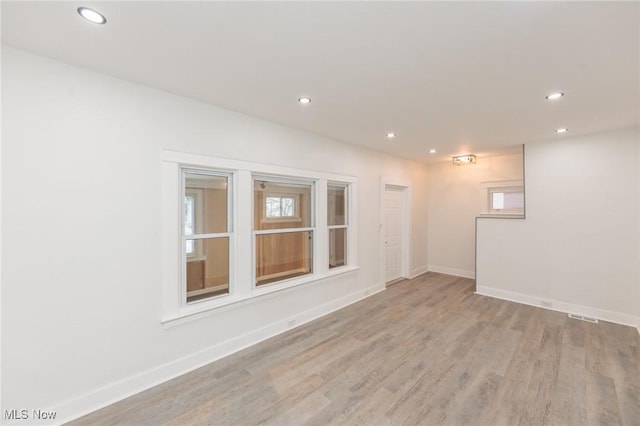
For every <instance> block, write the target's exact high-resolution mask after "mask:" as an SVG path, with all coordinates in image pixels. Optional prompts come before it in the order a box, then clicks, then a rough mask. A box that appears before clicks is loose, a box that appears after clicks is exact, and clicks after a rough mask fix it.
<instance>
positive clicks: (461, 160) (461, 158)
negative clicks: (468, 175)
mask: <svg viewBox="0 0 640 426" xmlns="http://www.w3.org/2000/svg"><path fill="white" fill-rule="evenodd" d="M453 164H455V165H456V166H462V165H463V164H476V156H475V155H473V154H466V155H457V156H455V157H453Z"/></svg>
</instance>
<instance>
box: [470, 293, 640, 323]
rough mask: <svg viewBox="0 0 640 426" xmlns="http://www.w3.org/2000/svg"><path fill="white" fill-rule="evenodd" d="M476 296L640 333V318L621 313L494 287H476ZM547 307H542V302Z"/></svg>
mask: <svg viewBox="0 0 640 426" xmlns="http://www.w3.org/2000/svg"><path fill="white" fill-rule="evenodd" d="M476 294H480V295H483V296H489V297H495V298H496V299H502V300H509V301H511V302H517V303H522V304H524V305H530V306H535V307H537V308H544V309H549V310H552V311H558V312H564V313H567V314H577V315H583V316H586V317H591V318H596V319H599V320H602V321H608V322H613V323H616V324H622V325H628V326H631V327H636V328H637V329H638V332H640V318H637V317H634V316H632V315H627V314H623V313H620V312H614V311H607V310H605V309H599V308H593V307H590V306H582V305H574V304H572V303H567V302H562V301H560V300H550V299H547V298H544V297H539V296H532V295H529V294H522V293H516V292H512V291H507V290H502V289H498V288H493V287H485V286H476ZM543 301H544V302H545V305H542V302H543Z"/></svg>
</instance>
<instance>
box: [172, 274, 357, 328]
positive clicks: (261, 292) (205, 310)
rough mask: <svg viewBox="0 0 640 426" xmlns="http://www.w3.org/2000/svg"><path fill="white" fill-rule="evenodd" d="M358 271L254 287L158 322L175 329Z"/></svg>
mask: <svg viewBox="0 0 640 426" xmlns="http://www.w3.org/2000/svg"><path fill="white" fill-rule="evenodd" d="M358 269H360V268H359V267H358V266H341V267H339V268H334V269H332V270H330V271H328V272H327V273H326V274H323V275H305V276H304V277H299V278H292V279H290V280H286V281H282V282H279V283H274V284H269V285H265V286H264V287H262V288H255V287H254V289H253V291H252V292H251V293H250V294H247V295H225V296H219V297H215V298H213V299H207V300H203V301H200V302H194V303H193V304H190V305H188V306H184V307H182V308H181V309H180V311H179V312H178V313H177V314H175V315H171V316H167V317H165V318H163V319H162V320H161V321H160V322H161V323H162V325H163V326H164V327H165V328H171V327H175V326H177V325H180V324H186V323H189V322H191V321H195V320H198V319H200V318H205V317H208V316H211V315H215V314H216V313H218V312H223V311H226V310H228V309H231V307H232V306H234V305H236V306H237V305H241V304H246V303H253V302H255V301H256V300H258V299H261V298H263V296H268V295H270V294H274V293H277V292H280V291H283V290H288V289H291V288H295V287H299V286H301V285H304V284H310V283H314V282H318V281H321V280H323V279H326V278H331V277H334V276H336V275H342V274H346V273H349V272H352V271H356V270H358Z"/></svg>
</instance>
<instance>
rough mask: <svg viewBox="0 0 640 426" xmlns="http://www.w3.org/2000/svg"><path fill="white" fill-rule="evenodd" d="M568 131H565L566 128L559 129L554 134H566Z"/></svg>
mask: <svg viewBox="0 0 640 426" xmlns="http://www.w3.org/2000/svg"><path fill="white" fill-rule="evenodd" d="M568 131H569V129H567V128H566V127H563V128H561V129H556V133H567V132H568Z"/></svg>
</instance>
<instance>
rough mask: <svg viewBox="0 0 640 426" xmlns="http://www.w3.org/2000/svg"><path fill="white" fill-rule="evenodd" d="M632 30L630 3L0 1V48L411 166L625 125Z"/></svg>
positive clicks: (635, 27) (630, 96)
mask: <svg viewBox="0 0 640 426" xmlns="http://www.w3.org/2000/svg"><path fill="white" fill-rule="evenodd" d="M79 6H88V7H92V8H94V9H96V10H98V11H100V12H102V13H103V14H104V15H105V16H106V17H107V20H108V22H107V24H105V25H95V24H91V23H89V22H87V21H85V20H83V19H81V18H80V17H79V15H78V14H77V13H76V9H77V7H79ZM639 28H640V3H638V2H521V1H519V2H206V1H200V2H182V1H175V2H167V1H164V2H159V1H142V2H114V1H101V2H93V1H86V2H75V1H74V2H28V1H19V2H11V1H3V2H2V41H3V43H4V44H7V45H10V46H14V47H18V48H23V49H26V50H29V51H32V52H35V53H38V54H42V55H45V56H50V57H53V58H57V59H59V60H61V61H64V62H67V63H71V64H75V65H78V66H82V67H86V68H89V69H92V70H97V71H100V72H103V73H106V74H110V75H113V76H116V77H119V78H122V79H125V80H129V81H133V82H137V83H140V84H144V85H148V86H152V87H156V88H160V89H163V90H166V91H169V92H173V93H176V94H180V95H184V96H188V97H190V98H194V99H198V100H200V101H203V102H207V103H210V104H214V105H219V106H222V107H225V108H228V109H231V110H235V111H239V112H243V113H246V114H249V115H253V116H256V117H261V118H264V119H267V120H271V121H274V122H277V123H281V124H284V125H286V126H290V127H293V128H298V129H302V130H306V131H309V132H313V133H316V134H320V135H323V136H327V137H330V138H333V139H337V140H341V141H344V142H348V143H353V144H358V145H364V146H368V147H370V148H372V149H375V150H378V151H384V152H389V153H392V154H396V155H399V156H402V157H407V158H412V159H417V160H420V161H431V160H434V159H443V158H444V157H445V156H450V155H453V154H459V153H467V152H471V153H476V154H480V155H481V154H483V153H487V152H492V151H496V150H499V149H501V148H504V147H508V146H514V145H516V144H522V143H529V142H534V141H538V140H548V139H553V138H560V137H568V136H570V135H579V134H585V133H591V132H596V131H601V130H606V129H612V128H618V127H624V126H630V125H634V124H638V122H639V115H640V110H639V106H638V104H639V98H640V91H639V86H640V84H639V80H640V67H639V62H640V61H639V54H640V45H639V43H640V41H639V40H640V31H639ZM556 90H560V91H563V92H566V93H567V95H566V96H565V97H564V98H562V99H561V100H560V101H556V102H553V103H552V102H549V101H546V100H545V99H544V97H545V95H547V94H548V93H550V92H552V91H556ZM302 95H308V96H310V97H311V98H312V102H311V104H309V105H307V106H302V105H300V104H298V102H297V99H298V97H300V96H302ZM558 127H567V128H569V130H570V131H569V133H568V134H567V135H556V134H555V133H554V129H555V128H558ZM388 131H395V132H397V134H398V136H397V138H396V139H394V140H391V141H390V140H388V139H386V137H385V134H386V133H387V132H388ZM431 148H435V149H437V151H438V154H436V155H430V154H429V153H428V150H429V149H431Z"/></svg>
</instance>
